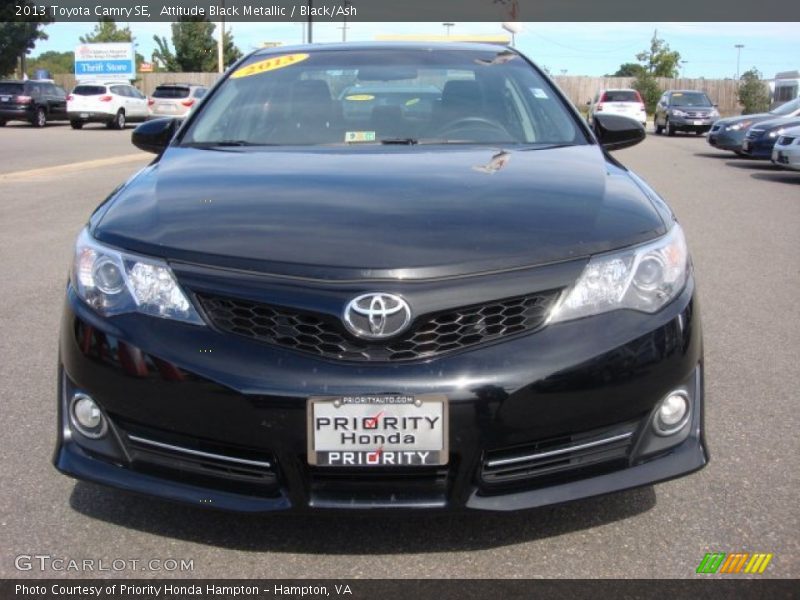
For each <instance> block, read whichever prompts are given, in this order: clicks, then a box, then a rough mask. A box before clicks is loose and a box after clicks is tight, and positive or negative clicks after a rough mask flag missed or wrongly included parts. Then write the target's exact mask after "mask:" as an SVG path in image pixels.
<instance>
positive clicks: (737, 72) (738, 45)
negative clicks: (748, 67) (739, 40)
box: [733, 44, 744, 81]
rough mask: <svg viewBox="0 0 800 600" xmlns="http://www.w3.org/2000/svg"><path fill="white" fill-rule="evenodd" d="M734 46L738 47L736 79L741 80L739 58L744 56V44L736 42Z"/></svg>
mask: <svg viewBox="0 0 800 600" xmlns="http://www.w3.org/2000/svg"><path fill="white" fill-rule="evenodd" d="M733 47H734V48H736V81H739V59H740V58H741V57H742V48H744V44H734V46H733Z"/></svg>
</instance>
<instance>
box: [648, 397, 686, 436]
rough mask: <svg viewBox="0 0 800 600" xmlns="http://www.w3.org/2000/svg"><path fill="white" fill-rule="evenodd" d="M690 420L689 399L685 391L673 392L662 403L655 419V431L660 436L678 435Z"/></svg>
mask: <svg viewBox="0 0 800 600" xmlns="http://www.w3.org/2000/svg"><path fill="white" fill-rule="evenodd" d="M688 420H689V397H688V396H687V395H686V392H684V391H677V392H672V393H671V394H669V395H668V396H667V397H666V398H664V399H663V400H662V401H661V404H659V406H658V410H657V411H656V415H655V418H654V419H653V429H655V430H656V433H657V434H659V435H672V434H673V433H677V432H678V431H680V430H681V429H683V426H684V425H686V422H687V421H688Z"/></svg>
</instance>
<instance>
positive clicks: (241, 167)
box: [54, 44, 708, 511]
mask: <svg viewBox="0 0 800 600" xmlns="http://www.w3.org/2000/svg"><path fill="white" fill-rule="evenodd" d="M643 138H644V131H643V129H642V126H641V124H639V123H636V122H635V121H633V120H629V119H626V118H625V117H618V116H612V115H602V114H599V115H597V117H596V119H595V123H594V127H593V130H589V129H588V128H587V126H586V125H585V123H584V121H583V120H582V119H581V117H580V115H579V114H578V113H577V112H576V110H575V109H574V108H573V107H572V105H571V104H570V103H569V101H568V100H567V99H566V97H565V96H564V95H563V94H562V93H561V92H560V91H559V90H558V89H557V88H556V87H555V86H554V85H553V83H552V82H551V81H550V80H549V79H548V78H547V76H546V75H544V74H543V73H542V71H540V70H539V69H538V68H537V67H536V66H535V65H533V64H532V63H531V62H530V61H529V60H528V59H526V58H525V57H524V56H522V55H520V54H519V53H517V52H516V51H515V50H512V49H508V48H504V47H498V46H490V45H472V44H453V45H450V44H434V45H425V44H349V45H332V46H302V47H292V48H286V47H281V48H276V49H269V50H259V51H256V52H255V53H253V54H251V55H249V56H248V57H246V58H244V59H243V60H241V61H240V62H238V63H237V64H236V65H234V66H232V67H231V68H230V69H229V70H228V72H227V73H226V75H225V76H224V77H223V78H222V79H221V81H220V82H219V83H218V84H217V85H216V86H215V87H214V88H213V89H212V90H211V91H210V92H209V93H208V94H207V95H206V96H205V98H204V99H203V100H202V102H201V103H200V104H199V105H198V106H197V107H196V109H195V110H194V111H193V112H192V114H191V115H190V116H189V117H188V118H187V119H186V120H185V122H179V121H176V120H170V119H161V120H155V121H149V122H147V123H145V124H143V125H141V126H139V127H138V128H137V129H136V130H135V132H134V133H133V143H134V144H135V145H137V146H138V147H140V148H142V149H145V150H149V151H152V152H154V153H156V155H157V156H156V158H155V159H154V160H153V162H152V163H151V164H150V165H149V166H147V167H146V168H144V169H142V170H141V171H140V172H139V173H137V174H136V175H134V176H133V177H132V178H131V179H130V180H128V181H127V182H126V183H124V184H123V185H121V186H120V187H119V188H118V189H116V190H115V191H114V192H113V193H112V194H111V195H110V196H109V197H108V198H107V199H106V200H105V201H104V202H102V203H101V204H100V205H99V207H98V208H97V209H96V210H95V212H94V213H93V214H92V215H91V217H90V219H89V221H88V223H87V225H86V227H85V228H84V229H83V230H82V231H81V232H80V234H79V235H78V238H77V242H76V246H75V254H74V264H73V268H72V271H71V275H70V278H69V283H68V285H67V289H66V302H65V308H64V317H63V322H62V329H61V339H60V354H59V356H60V359H59V360H60V364H59V375H58V377H59V386H58V405H59V423H58V442H57V448H56V452H55V457H54V462H55V465H56V467H57V468H58V469H59V470H60V471H62V472H63V473H66V474H68V475H71V476H74V477H77V478H80V479H86V480H90V481H95V482H99V483H104V484H109V485H112V486H116V487H120V488H123V489H126V490H131V491H136V492H142V493H146V494H152V495H155V496H160V497H163V498H169V499H173V500H178V501H184V502H188V503H192V504H196V505H202V506H209V507H217V508H224V509H231V510H239V511H274V510H297V511H303V510H323V509H387V510H391V509H428V510H445V509H447V510H458V509H478V510H515V509H523V508H530V507H535V506H540V505H545V504H551V503H556V502H562V501H567V500H573V499H576V498H582V497H586V496H592V495H597V494H604V493H607V492H612V491H616V490H623V489H627V488H632V487H636V486H641V485H646V484H651V483H654V482H657V481H663V480H667V479H671V478H674V477H678V476H681V475H685V474H688V473H691V472H693V471H696V470H697V469H700V468H701V467H703V466H704V465H705V464H706V462H707V460H708V456H707V452H706V447H705V442H704V436H703V350H702V336H701V328H700V318H699V312H698V306H697V301H696V298H695V283H694V278H693V274H692V262H691V259H690V256H689V253H688V250H687V246H686V241H685V239H684V234H683V231H682V230H681V227H680V226H679V225H678V223H677V222H676V220H675V217H674V215H673V214H672V212H671V211H670V209H669V207H668V206H667V205H666V204H665V202H664V201H663V200H662V199H661V198H660V197H659V196H658V194H657V193H656V192H654V191H653V190H652V189H651V188H650V187H648V185H647V184H646V183H645V182H644V181H642V180H641V179H640V178H639V177H637V176H636V175H635V174H633V173H632V172H631V171H629V170H628V169H626V168H625V167H624V166H622V165H621V164H620V163H619V162H617V161H616V160H615V159H614V158H613V157H612V156H611V155H610V154H609V151H610V150H613V149H616V148H622V147H625V146H630V145H632V144H635V143H637V142H639V141H641V140H642V139H643Z"/></svg>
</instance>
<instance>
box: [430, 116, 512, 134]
mask: <svg viewBox="0 0 800 600" xmlns="http://www.w3.org/2000/svg"><path fill="white" fill-rule="evenodd" d="M462 129H483V130H491V131H493V132H500V133H502V134H503V136H505V137H507V138H511V135H510V134H509V133H508V131H506V128H505V127H503V126H502V125H500V123H497V122H495V121H491V120H489V119H484V118H483V117H463V118H460V119H455V120H454V121H450V122H449V123H445V124H444V125H443V126H442V127H440V128H439V130H438V131H437V132H436V133H437V135H439V136H442V137H446V135H445V134H447V133H452V132H453V131H459V130H462Z"/></svg>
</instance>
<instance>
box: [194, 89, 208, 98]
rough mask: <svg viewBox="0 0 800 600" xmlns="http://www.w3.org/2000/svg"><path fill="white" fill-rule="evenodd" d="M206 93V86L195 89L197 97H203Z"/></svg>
mask: <svg viewBox="0 0 800 600" xmlns="http://www.w3.org/2000/svg"><path fill="white" fill-rule="evenodd" d="M205 95H206V88H196V89H195V90H194V97H195V98H202V97H203V96H205Z"/></svg>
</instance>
